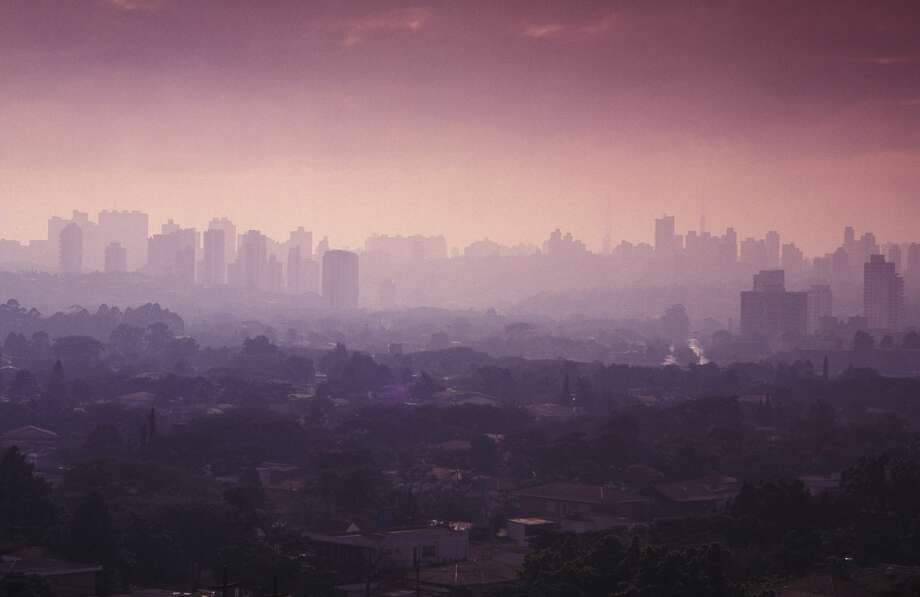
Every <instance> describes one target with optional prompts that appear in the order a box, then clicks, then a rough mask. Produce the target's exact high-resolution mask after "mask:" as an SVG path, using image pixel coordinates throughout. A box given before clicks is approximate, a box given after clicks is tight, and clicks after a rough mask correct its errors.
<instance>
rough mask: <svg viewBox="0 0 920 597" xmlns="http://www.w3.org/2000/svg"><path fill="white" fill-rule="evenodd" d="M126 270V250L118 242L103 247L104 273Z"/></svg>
mask: <svg viewBox="0 0 920 597" xmlns="http://www.w3.org/2000/svg"><path fill="white" fill-rule="evenodd" d="M126 271H128V250H127V249H126V248H125V247H124V245H122V244H121V243H118V242H112V243H109V244H108V246H107V247H106V248H105V273H107V274H115V273H122V272H126Z"/></svg>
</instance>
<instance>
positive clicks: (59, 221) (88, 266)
mask: <svg viewBox="0 0 920 597" xmlns="http://www.w3.org/2000/svg"><path fill="white" fill-rule="evenodd" d="M69 224H76V225H77V226H79V228H80V233H81V241H80V246H81V247H82V250H81V263H80V269H81V271H84V270H85V271H101V270H102V268H103V265H104V253H105V245H103V244H102V237H101V235H100V234H99V226H98V225H97V224H96V223H95V222H91V221H90V219H89V215H88V214H87V213H85V212H82V211H77V210H74V211H73V213H72V214H71V218H70V219H69V220H67V219H64V218H59V217H53V218H50V219H49V220H48V242H49V245H50V246H53V247H59V246H60V237H61V232H62V231H63V230H64V228H65V227H66V226H68V225H69ZM59 257H60V255H59ZM58 265H60V261H58Z"/></svg>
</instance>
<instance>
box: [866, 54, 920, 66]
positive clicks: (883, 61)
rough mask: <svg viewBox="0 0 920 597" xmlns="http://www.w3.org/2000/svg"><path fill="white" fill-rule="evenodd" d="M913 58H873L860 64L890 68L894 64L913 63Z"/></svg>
mask: <svg viewBox="0 0 920 597" xmlns="http://www.w3.org/2000/svg"><path fill="white" fill-rule="evenodd" d="M913 61H914V60H913V58H911V57H910V56H875V57H872V58H866V59H865V60H862V62H864V63H867V64H877V65H879V66H891V65H894V64H908V63H910V62H913Z"/></svg>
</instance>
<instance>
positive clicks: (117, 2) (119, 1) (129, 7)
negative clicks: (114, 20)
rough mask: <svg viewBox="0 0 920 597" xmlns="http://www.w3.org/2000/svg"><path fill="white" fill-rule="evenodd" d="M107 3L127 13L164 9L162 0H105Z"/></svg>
mask: <svg viewBox="0 0 920 597" xmlns="http://www.w3.org/2000/svg"><path fill="white" fill-rule="evenodd" d="M105 3H106V4H108V5H109V6H111V7H112V8H115V9H117V10H123V11H126V12H158V11H159V10H160V9H161V8H162V7H163V1H162V0H105Z"/></svg>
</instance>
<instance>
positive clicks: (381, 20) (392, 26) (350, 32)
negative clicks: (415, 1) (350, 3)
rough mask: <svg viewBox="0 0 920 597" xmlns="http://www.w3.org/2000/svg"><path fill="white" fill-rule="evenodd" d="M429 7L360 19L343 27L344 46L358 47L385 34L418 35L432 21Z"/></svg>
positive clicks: (413, 8)
mask: <svg viewBox="0 0 920 597" xmlns="http://www.w3.org/2000/svg"><path fill="white" fill-rule="evenodd" d="M431 16H432V11H431V9H430V8H427V7H421V6H419V7H410V8H404V9H398V10H392V11H389V12H384V13H379V14H374V15H368V16H364V17H358V18H355V19H352V20H350V21H348V22H346V23H345V24H344V25H343V26H342V45H344V46H345V47H347V48H351V47H354V46H358V45H360V44H362V43H364V42H365V41H367V40H368V39H370V38H372V37H374V36H375V35H379V34H385V33H399V32H404V33H416V32H418V31H420V30H421V29H422V28H424V27H425V25H426V24H427V23H428V22H429V21H430V20H431Z"/></svg>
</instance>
